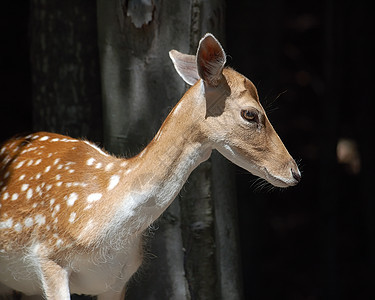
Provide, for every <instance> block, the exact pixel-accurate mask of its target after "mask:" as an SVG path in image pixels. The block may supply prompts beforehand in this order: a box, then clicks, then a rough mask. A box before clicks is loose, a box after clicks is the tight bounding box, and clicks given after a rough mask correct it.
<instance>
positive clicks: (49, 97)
mask: <svg viewBox="0 0 375 300" xmlns="http://www.w3.org/2000/svg"><path fill="white" fill-rule="evenodd" d="M30 19H31V24H30V25H31V26H30V28H31V50H30V53H31V74H32V100H33V127H34V130H48V131H53V132H58V133H62V134H69V135H71V136H74V137H86V138H89V139H91V140H94V141H100V140H101V136H102V133H101V131H102V121H101V91H100V77H99V75H100V73H99V72H100V71H99V57H98V55H99V54H98V48H97V28H96V6H95V3H93V1H91V0H68V1H47V0H32V1H31V9H30Z"/></svg>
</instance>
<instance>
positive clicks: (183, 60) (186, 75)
mask: <svg viewBox="0 0 375 300" xmlns="http://www.w3.org/2000/svg"><path fill="white" fill-rule="evenodd" d="M169 57H170V58H171V60H172V62H173V65H174V67H175V69H176V71H177V73H178V75H180V77H181V78H182V79H183V80H184V81H185V82H186V83H187V84H189V85H194V84H195V83H196V82H197V81H198V80H199V79H200V77H199V74H198V70H197V63H196V57H195V55H188V54H183V53H181V52H178V51H176V50H171V51H169Z"/></svg>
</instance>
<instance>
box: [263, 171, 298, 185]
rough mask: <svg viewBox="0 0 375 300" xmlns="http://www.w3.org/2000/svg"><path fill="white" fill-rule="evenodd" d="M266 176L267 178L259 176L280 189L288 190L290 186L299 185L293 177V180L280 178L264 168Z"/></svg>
mask: <svg viewBox="0 0 375 300" xmlns="http://www.w3.org/2000/svg"><path fill="white" fill-rule="evenodd" d="M264 174H265V176H264V177H263V176H259V177H262V178H263V179H265V180H267V181H268V182H269V183H271V184H272V185H273V186H276V187H280V188H286V187H290V186H294V185H296V184H297V183H298V181H296V180H295V179H294V178H293V176H292V175H291V178H285V177H280V176H277V175H273V174H272V173H271V172H269V171H268V170H267V168H264Z"/></svg>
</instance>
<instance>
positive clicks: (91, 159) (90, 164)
mask: <svg viewBox="0 0 375 300" xmlns="http://www.w3.org/2000/svg"><path fill="white" fill-rule="evenodd" d="M94 161H95V158H93V157H91V158H89V159H88V160H87V162H86V165H88V166H92V165H93V164H94Z"/></svg>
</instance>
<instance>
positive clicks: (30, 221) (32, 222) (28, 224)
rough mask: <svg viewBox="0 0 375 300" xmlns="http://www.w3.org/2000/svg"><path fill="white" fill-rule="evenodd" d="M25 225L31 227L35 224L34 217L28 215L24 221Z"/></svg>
mask: <svg viewBox="0 0 375 300" xmlns="http://www.w3.org/2000/svg"><path fill="white" fill-rule="evenodd" d="M24 223H25V227H31V226H33V224H34V221H33V218H30V217H27V218H26V219H25V221H24Z"/></svg>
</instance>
